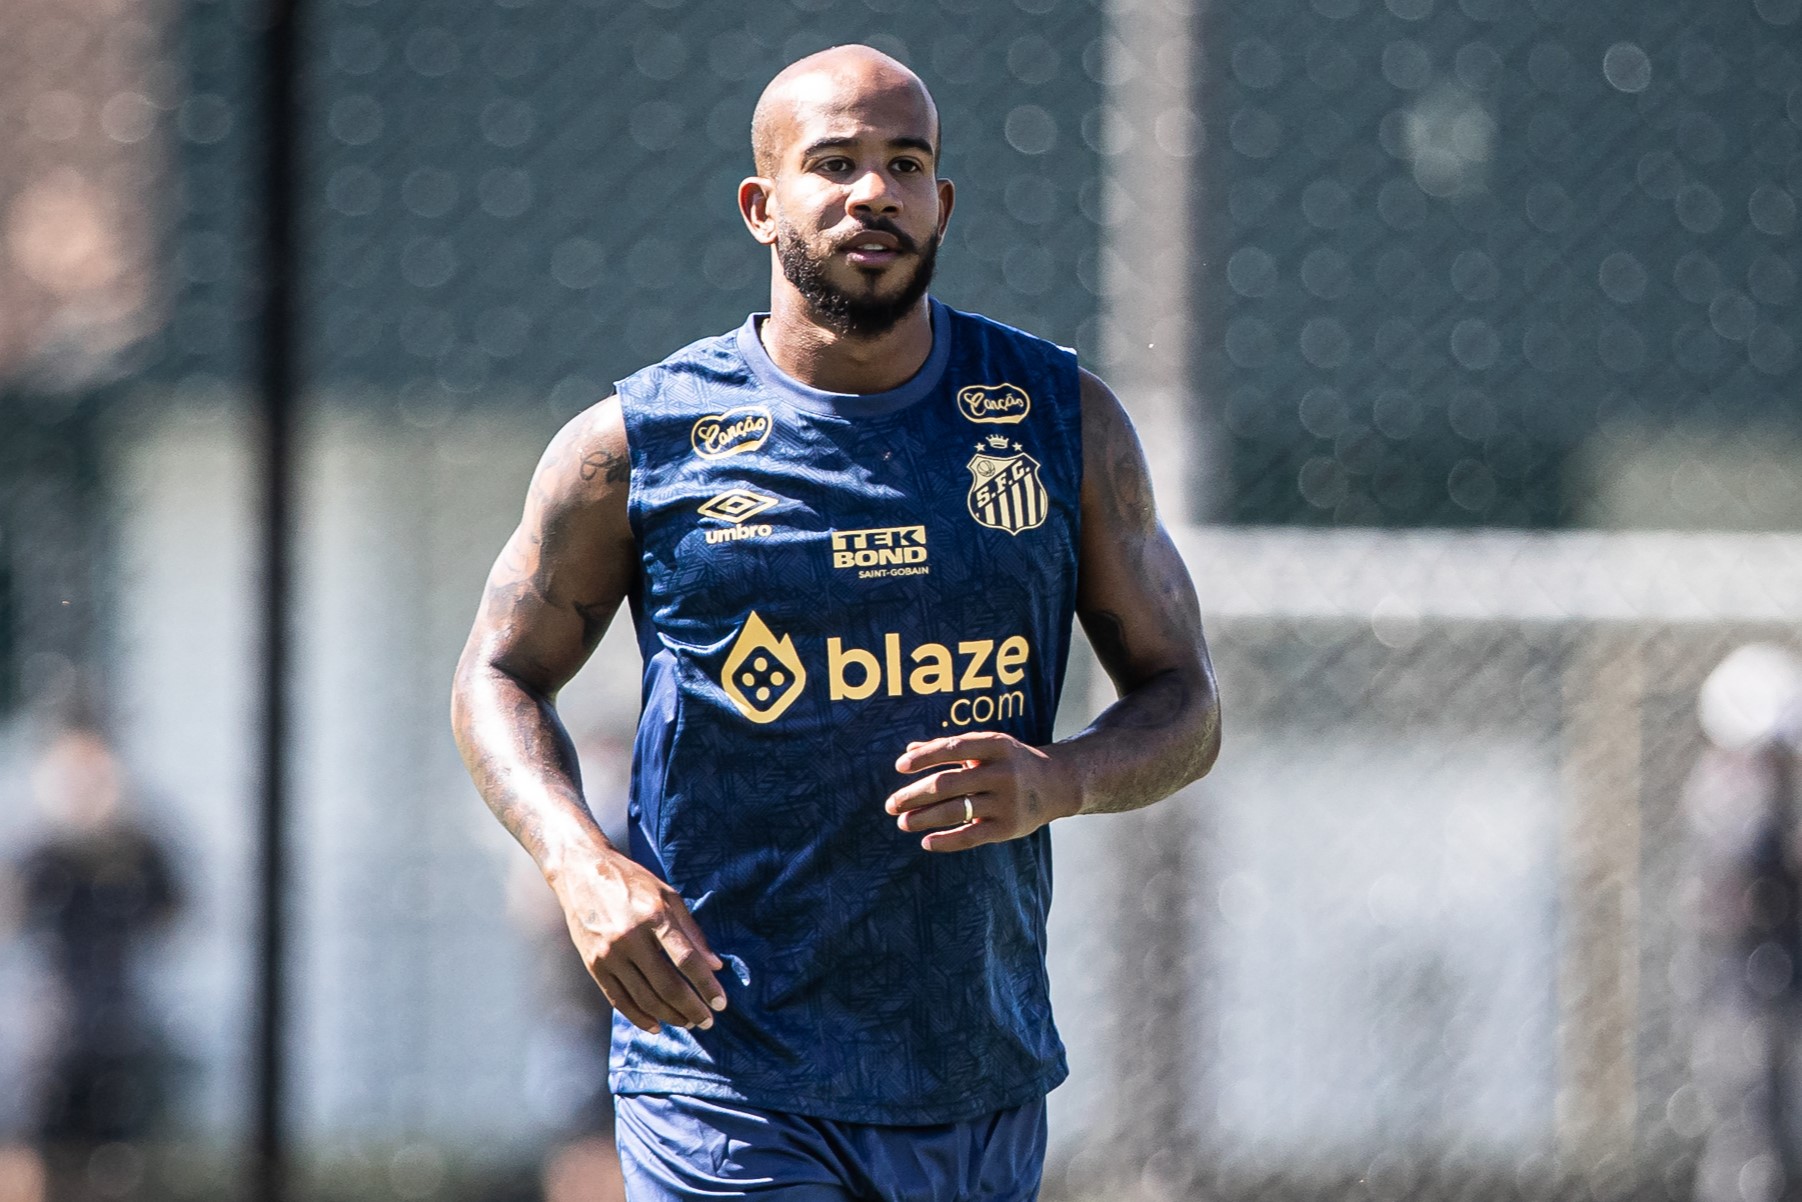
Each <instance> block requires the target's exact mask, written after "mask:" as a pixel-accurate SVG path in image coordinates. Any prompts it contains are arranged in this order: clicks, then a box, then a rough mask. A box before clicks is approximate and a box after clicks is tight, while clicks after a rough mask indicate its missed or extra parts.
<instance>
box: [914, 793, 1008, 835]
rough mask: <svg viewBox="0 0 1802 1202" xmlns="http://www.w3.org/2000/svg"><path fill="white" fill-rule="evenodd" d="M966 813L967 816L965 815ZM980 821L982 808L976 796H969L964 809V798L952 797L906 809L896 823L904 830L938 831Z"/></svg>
mask: <svg viewBox="0 0 1802 1202" xmlns="http://www.w3.org/2000/svg"><path fill="white" fill-rule="evenodd" d="M984 796H987V795H986V794H985V795H984ZM966 814H968V815H969V817H966V816H965V815H966ZM980 821H982V810H981V803H980V800H979V799H978V798H976V797H971V798H970V808H969V809H968V810H965V809H964V799H963V798H962V797H953V798H951V799H950V800H949V801H941V802H938V803H937V804H936V805H929V806H926V807H924V808H922V809H918V810H908V811H907V812H906V813H904V814H902V815H901V821H900V822H899V823H898V824H897V825H899V826H900V827H901V829H902V830H904V831H939V830H950V829H951V828H952V827H958V826H965V825H968V824H971V823H975V822H980Z"/></svg>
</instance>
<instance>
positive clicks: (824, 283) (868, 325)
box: [776, 220, 939, 338]
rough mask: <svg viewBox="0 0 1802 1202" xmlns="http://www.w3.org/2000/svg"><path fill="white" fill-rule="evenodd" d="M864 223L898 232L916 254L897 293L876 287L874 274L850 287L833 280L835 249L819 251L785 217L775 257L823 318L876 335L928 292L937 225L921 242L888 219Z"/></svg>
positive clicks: (848, 330) (849, 331)
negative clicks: (882, 293) (830, 263)
mask: <svg viewBox="0 0 1802 1202" xmlns="http://www.w3.org/2000/svg"><path fill="white" fill-rule="evenodd" d="M864 228H865V229H866V230H880V231H882V232H883V233H885V234H892V235H894V237H895V239H896V241H898V242H899V243H900V244H901V247H900V249H901V250H902V251H903V252H905V253H908V254H911V255H913V256H914V264H913V274H912V275H910V276H908V277H907V280H906V281H905V282H904V283H903V284H902V286H901V290H900V291H899V292H897V293H895V294H894V295H893V296H887V297H885V296H880V295H878V294H877V293H876V292H875V285H876V279H875V277H865V278H864V279H863V280H861V281H860V286H857V287H854V288H850V289H847V288H843V287H840V286H839V285H838V284H835V283H833V282H832V281H831V280H830V279H828V278H827V276H826V265H827V262H828V260H829V259H830V258H831V253H830V252H828V253H826V254H815V253H814V252H813V250H812V249H811V248H810V247H809V246H808V245H807V240H806V239H805V238H803V237H802V236H801V234H800V231H798V230H796V229H794V228H793V227H792V226H789V225H788V224H787V223H785V222H783V221H781V220H778V221H777V223H776V259H777V261H778V262H780V263H781V264H782V274H783V276H784V277H786V278H787V280H788V282H789V283H791V284H793V285H794V286H795V290H796V291H797V292H799V293H800V294H801V295H802V296H803V297H804V298H805V299H806V301H807V303H808V306H809V307H810V308H812V310H813V314H814V317H815V318H816V319H817V320H818V321H819V323H820V324H821V325H823V326H825V327H826V328H827V329H829V330H831V331H832V332H833V333H834V334H837V335H839V336H840V337H845V338H874V337H876V336H877V335H879V334H886V333H888V332H889V331H890V330H892V329H894V328H895V323H896V322H898V321H900V320H901V319H902V318H903V317H906V316H907V315H908V313H910V312H912V311H913V307H914V306H915V305H917V304H919V303H920V298H921V297H922V296H925V295H926V288H927V285H929V284H931V283H932V269H933V265H934V263H935V262H936V261H937V259H938V253H939V236H938V233H937V232H936V231H934V233H933V235H932V236H931V237H930V238H928V239H927V240H926V245H925V246H924V247H923V248H922V247H921V246H920V245H919V244H918V243H916V242H915V241H914V240H913V239H912V238H909V237H908V236H907V235H906V234H904V233H902V232H901V231H900V230H899V229H897V228H896V227H895V226H894V225H893V224H891V223H889V222H888V221H873V222H870V223H868V224H866V225H865V226H864ZM860 274H861V273H860Z"/></svg>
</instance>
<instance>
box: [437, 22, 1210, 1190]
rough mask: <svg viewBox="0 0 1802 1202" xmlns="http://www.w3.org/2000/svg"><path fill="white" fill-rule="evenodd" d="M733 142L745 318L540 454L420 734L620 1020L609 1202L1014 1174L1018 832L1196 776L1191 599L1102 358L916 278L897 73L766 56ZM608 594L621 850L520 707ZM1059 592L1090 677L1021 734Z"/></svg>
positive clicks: (634, 382) (932, 152) (573, 774)
mask: <svg viewBox="0 0 1802 1202" xmlns="http://www.w3.org/2000/svg"><path fill="white" fill-rule="evenodd" d="M751 142H752V152H753V155H754V160H755V165H756V171H757V174H756V176H754V177H753V178H750V179H747V180H745V181H744V182H743V183H742V184H740V186H739V192H738V203H739V209H740V212H741V214H742V215H743V217H744V221H745V224H746V226H747V227H749V229H750V232H751V235H752V236H753V237H754V238H756V239H757V240H758V241H759V242H761V243H763V244H764V245H766V246H768V247H770V249H771V252H772V254H771V263H772V270H771V276H770V282H771V297H770V311H769V313H767V314H754V315H752V316H751V317H750V318H749V319H748V320H747V321H746V322H745V324H744V325H743V326H741V327H739V329H737V330H736V331H733V332H731V333H728V334H725V335H722V336H720V337H717V338H710V339H706V340H704V341H701V342H697V343H694V344H693V345H691V346H688V347H686V348H684V349H682V350H680V351H678V352H676V353H675V354H674V355H672V356H671V357H670V358H668V359H666V360H664V361H663V362H662V363H659V364H656V365H655V366H652V367H649V368H646V369H644V370H643V371H640V372H638V373H637V374H636V375H633V376H631V377H629V378H628V379H625V380H622V381H620V382H619V384H618V385H617V392H616V394H615V395H614V396H611V397H609V398H607V399H606V400H604V401H602V402H601V403H599V404H598V405H596V406H594V407H593V408H592V409H590V410H588V411H587V412H586V413H583V414H582V415H581V416H579V417H577V418H576V419H575V420H574V421H572V422H571V423H570V424H569V425H568V426H566V427H565V428H564V429H563V431H562V432H561V433H559V434H558V435H557V437H556V438H555V439H554V440H553V441H552V443H551V446H550V448H549V449H548V450H547V451H546V453H545V456H544V458H543V460H542V462H541V463H540V464H539V466H538V470H537V473H536V474H535V476H534V477H533V481H532V485H531V491H530V495H529V496H528V498H527V501H526V507H525V516H524V518H523V520H522V521H521V522H520V525H519V528H518V529H517V530H516V531H515V532H514V534H513V536H512V538H511V539H510V540H509V541H508V543H507V545H506V548H505V549H504V550H503V551H502V552H501V555H500V557H499V559H498V561H497V562H496V564H495V566H494V570H493V572H492V574H491V575H490V577H489V580H488V586H487V591H486V594H485V596H484V598H483V601H482V605H481V610H480V613H479V615H478V616H477V619H476V623H475V628H474V629H473V630H472V631H471V633H470V638H469V643H468V646H467V647H466V649H465V651H464V654H463V658H462V662H461V664H460V665H459V668H458V672H457V679H456V685H455V689H454V699H453V721H454V724H455V727H456V732H457V737H458V741H459V745H460V746H461V748H462V751H463V755H464V759H465V761H466V762H467V763H468V765H469V769H470V772H471V774H472V775H473V776H474V778H475V781H476V784H477V786H478V787H479V788H480V790H481V792H482V795H483V796H484V797H485V798H486V799H487V802H488V804H489V806H490V807H491V808H492V809H493V810H494V812H495V814H496V815H497V816H498V817H499V818H500V820H501V821H502V822H503V823H504V824H505V825H506V827H507V829H508V830H510V831H511V832H512V833H513V835H514V836H515V837H516V838H517V839H518V840H519V841H520V843H521V844H522V845H524V847H525V848H526V850H527V851H529V852H530V853H531V854H532V856H533V858H534V859H535V860H536V861H537V863H538V866H539V868H540V869H541V870H542V872H543V874H544V876H545V879H546V880H547V881H548V882H549V883H550V885H551V887H552V889H553V890H554V891H555V893H556V895H557V898H558V900H559V901H560V902H561V904H562V907H563V912H564V915H565V918H566V919H567V922H568V926H569V931H570V935H571V937H572V938H573V939H574V941H575V944H576V948H577V950H578V952H579V954H580V955H581V957H582V959H583V961H584V962H585V963H586V965H587V966H588V969H589V971H590V973H591V974H592V975H593V977H594V979H595V981H596V982H597V984H598V985H599V987H600V988H601V990H602V991H603V992H604V993H605V994H606V995H607V997H608V998H609V1000H611V1001H612V1003H613V1005H614V1007H615V1008H616V1010H617V1011H618V1015H619V1017H618V1018H617V1019H616V1021H615V1031H614V1042H613V1056H612V1068H611V1073H610V1084H611V1087H612V1089H613V1091H614V1093H615V1095H616V1096H617V1114H618V1118H617V1124H618V1135H619V1148H620V1157H621V1163H622V1167H623V1169H624V1171H625V1175H626V1182H627V1190H628V1196H629V1197H631V1198H633V1199H637V1200H643V1202H648V1200H653V1199H678V1198H680V1199H690V1198H731V1197H741V1196H752V1195H762V1196H769V1197H777V1198H782V1199H795V1200H799V1202H815V1200H818V1202H843V1200H845V1199H851V1198H860V1199H861V1198H870V1199H876V1198H882V1199H888V1198H895V1199H899V1198H909V1199H939V1198H943V1199H953V1198H957V1199H994V1200H1001V1199H1010V1200H1011V1199H1026V1198H1032V1197H1034V1196H1036V1194H1037V1191H1038V1184H1039V1177H1040V1171H1041V1165H1042V1162H1043V1156H1044V1143H1045V1111H1044V1098H1045V1094H1046V1093H1047V1092H1048V1091H1049V1090H1050V1089H1051V1088H1052V1087H1054V1086H1056V1085H1057V1084H1058V1083H1059V1082H1060V1081H1061V1080H1063V1078H1064V1075H1065V1066H1064V1056H1063V1049H1062V1046H1061V1044H1060V1043H1059V1041H1058V1037H1057V1033H1056V1031H1055V1029H1054V1028H1053V1026H1052V1021H1051V1014H1050V1008H1049V1000H1048V988H1047V981H1046V973H1045V920H1046V910H1047V907H1048V905H1049V903H1050V894H1051V864H1050V832H1049V831H1048V830H1047V829H1046V828H1047V826H1048V824H1049V823H1051V822H1052V821H1053V820H1055V819H1058V818H1062V817H1066V816H1069V815H1073V814H1094V813H1105V812H1110V811H1120V810H1130V809H1135V808H1137V807H1140V806H1144V805H1148V804H1150V803H1152V802H1154V801H1157V800H1158V799H1160V798H1162V797H1166V796H1168V795H1169V794H1171V793H1172V792H1174V791H1175V790H1177V789H1178V788H1180V787H1182V786H1183V785H1184V784H1186V783H1187V782H1189V781H1191V780H1194V779H1196V778H1197V777H1199V776H1200V775H1201V774H1202V773H1204V772H1205V771H1207V769H1208V768H1209V767H1210V765H1211V764H1212V763H1213V760H1214V756H1215V754H1216V751H1217V748H1218V743H1219V716H1218V715H1219V711H1218V702H1217V700H1216V693H1215V687H1214V680H1213V672H1212V668H1211V666H1210V664H1209V661H1208V656H1207V652H1206V649H1205V646H1204V644H1203V641H1202V632H1201V624H1200V619H1199V616H1198V610H1197V605H1196V599H1195V593H1194V588H1193V586H1192V584H1191V582H1190V580H1189V577H1188V574H1187V572H1186V571H1185V569H1184V567H1183V564H1182V562H1181V560H1180V559H1179V558H1178V556H1177V554H1176V551H1175V548H1174V547H1173V546H1172V544H1171V542H1170V539H1169V537H1168V536H1167V535H1166V534H1165V532H1164V530H1163V528H1162V526H1161V525H1160V524H1159V522H1158V518H1157V515H1156V512H1155V509H1154V507H1153V503H1152V497H1151V490H1150V485H1149V481H1148V479H1147V473H1146V467H1145V460H1144V456H1143V454H1142V452H1141V449H1140V447H1139V444H1138V441H1137V438H1136V436H1135V435H1134V433H1133V430H1132V427H1131V425H1130V423H1129V422H1128V421H1127V418H1126V416H1125V413H1124V412H1123V411H1122V409H1121V406H1120V403H1119V402H1118V401H1117V400H1116V399H1115V397H1114V396H1113V394H1112V393H1110V392H1109V391H1108V389H1107V387H1106V385H1104V384H1103V383H1102V382H1101V381H1100V380H1098V379H1097V378H1095V377H1094V376H1093V375H1090V374H1089V373H1088V372H1086V371H1084V370H1082V369H1081V368H1079V367H1078V366H1077V363H1076V358H1075V356H1074V354H1072V353H1071V352H1070V351H1068V350H1065V349H1063V348H1061V347H1058V346H1055V345H1053V344H1051V343H1048V342H1044V341H1041V340H1040V339H1037V338H1034V337H1032V336H1030V335H1028V334H1024V333H1021V332H1020V331H1018V330H1014V329H1011V328H1009V327H1007V326H1004V325H1000V324H998V323H996V322H992V321H989V320H986V319H984V318H981V317H977V316H974V315H971V314H966V313H960V312H957V311H955V310H953V309H951V308H949V307H947V306H946V305H944V304H942V303H940V302H939V301H937V300H936V299H933V298H930V297H929V296H928V295H927V285H928V282H929V280H930V279H931V275H932V266H933V258H934V255H935V253H936V252H937V250H938V247H939V243H940V239H941V238H942V236H943V234H944V232H945V228H946V223H947V222H948V221H949V220H950V217H951V206H952V198H953V190H952V185H951V182H950V181H949V180H946V179H942V178H940V177H939V174H938V170H937V167H938V150H939V119H938V113H937V110H936V108H935V106H934V105H933V102H932V98H931V96H930V95H928V93H927V91H926V89H925V87H924V86H923V85H922V83H921V82H920V80H919V79H918V78H916V77H915V76H914V74H913V73H912V72H910V71H909V70H908V69H907V68H906V67H904V66H902V65H901V64H900V63H898V62H896V61H895V60H894V59H892V58H889V57H888V56H887V55H884V54H881V53H878V52H877V51H875V50H873V49H870V48H868V47H862V46H841V47H837V48H835V49H832V50H828V51H824V52H822V53H820V54H816V55H813V56H811V57H808V58H805V59H802V60H801V61H799V62H797V63H794V64H792V65H791V66H789V67H788V68H786V69H785V70H783V71H782V72H781V73H780V74H779V75H777V77H776V78H775V79H774V80H773V81H772V82H771V83H770V85H769V87H768V88H767V89H766V90H765V91H764V93H763V96H762V98H761V99H760V100H759V102H758V104H757V108H756V112H755V115H754V117H753V121H752V130H751ZM622 599H623V600H625V601H626V602H628V603H629V605H630V607H631V611H632V617H633V621H634V622H635V624H636V628H637V634H638V644H639V650H640V652H641V654H642V655H643V659H644V677H643V712H642V715H641V718H640V721H639V727H638V732H637V737H636V742H635V746H634V749H633V764H632V786H631V801H630V810H629V814H630V825H629V839H628V841H627V846H626V847H623V848H621V847H615V846H613V845H612V844H610V843H609V842H608V841H607V840H606V839H605V838H604V837H603V836H602V835H601V833H600V830H599V828H598V827H597V825H596V823H595V822H594V820H593V818H592V817H591V816H590V814H589V812H588V810H587V808H586V807H585V805H584V803H583V797H582V789H581V784H580V781H579V779H578V775H577V771H576V759H575V756H574V754H573V752H572V751H571V748H570V742H569V738H568V736H567V735H566V733H565V732H564V729H563V726H562V724H561V723H560V722H559V720H558V717H557V711H556V709H555V700H556V696H557V691H558V689H559V688H561V687H562V685H563V684H564V683H565V682H566V681H567V680H569V679H570V677H571V676H572V675H573V674H574V673H575V672H576V670H577V669H578V668H579V667H580V666H581V664H582V663H583V661H584V660H585V659H586V658H587V656H588V654H589V653H590V652H591V651H592V650H593V648H594V646H595V643H596V642H597V640H599V638H600V637H601V635H602V633H603V631H604V630H605V629H606V626H607V624H608V622H609V621H610V620H611V618H612V617H613V615H614V613H615V611H616V610H617V608H618V606H619V603H620V602H621V600H622ZM1073 614H1074V615H1076V616H1079V617H1080V618H1081V619H1082V622H1083V626H1084V629H1085V630H1086V631H1087V632H1088V635H1089V639H1090V641H1091V642H1092V643H1093V644H1094V647H1095V649H1096V652H1097V654H1098V655H1099V657H1100V659H1101V662H1102V665H1103V666H1104V667H1105V669H1106V670H1107V672H1108V674H1109V675H1110V677H1111V678H1112V679H1113V681H1114V683H1115V685H1116V687H1117V689H1118V692H1119V699H1118V700H1117V701H1116V702H1115V703H1114V704H1113V705H1111V706H1110V707H1108V708H1107V709H1106V710H1105V711H1104V712H1103V713H1102V714H1101V715H1100V716H1099V717H1097V718H1096V719H1095V721H1094V722H1093V723H1092V724H1091V725H1090V726H1089V727H1088V728H1087V729H1085V730H1083V731H1082V732H1081V733H1080V734H1077V735H1075V736H1073V737H1071V738H1068V739H1065V740H1062V741H1060V742H1053V741H1052V739H1051V734H1052V717H1053V711H1054V709H1055V707H1056V704H1057V698H1058V692H1059V689H1060V687H1061V686H1062V683H1063V676H1064V668H1065V661H1066V657H1067V652H1068V648H1069V638H1070V628H1071V618H1072V615H1073Z"/></svg>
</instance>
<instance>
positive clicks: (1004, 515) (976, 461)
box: [964, 435, 1051, 534]
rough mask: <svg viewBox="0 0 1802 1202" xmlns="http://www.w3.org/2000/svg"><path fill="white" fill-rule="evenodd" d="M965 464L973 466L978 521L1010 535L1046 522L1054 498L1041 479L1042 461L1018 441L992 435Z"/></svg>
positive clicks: (972, 485)
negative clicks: (1009, 452)
mask: <svg viewBox="0 0 1802 1202" xmlns="http://www.w3.org/2000/svg"><path fill="white" fill-rule="evenodd" d="M1010 445H1011V446H1012V448H1013V454H1011V455H1010V454H1008V453H1007V451H1008V448H1009V446H1010ZM964 466H965V467H967V468H969V469H970V495H969V507H970V516H971V517H973V518H975V519H976V520H977V521H978V522H979V523H981V524H982V525H984V526H987V527H989V528H990V529H992V530H1005V531H1007V533H1009V534H1018V533H1020V531H1022V530H1031V529H1032V528H1033V527H1035V526H1040V525H1043V524H1044V522H1045V516H1046V513H1047V511H1048V510H1049V509H1050V507H1051V498H1050V495H1049V494H1047V493H1046V491H1045V484H1044V482H1043V481H1042V480H1040V479H1039V461H1038V460H1036V459H1034V458H1033V457H1032V456H1031V455H1028V454H1027V453H1026V452H1025V451H1023V450H1021V449H1020V444H1019V443H1017V442H1016V443H1012V444H1010V443H1009V442H1008V441H1007V439H1005V438H1003V437H1001V436H1000V435H991V436H990V437H989V438H987V439H986V440H984V441H983V442H981V443H978V444H977V445H976V454H975V455H974V456H972V457H971V459H970V462H969V463H967V464H965V465H964Z"/></svg>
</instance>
